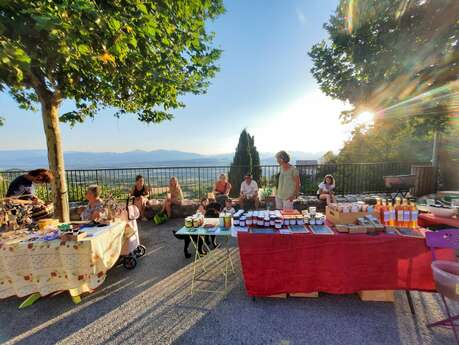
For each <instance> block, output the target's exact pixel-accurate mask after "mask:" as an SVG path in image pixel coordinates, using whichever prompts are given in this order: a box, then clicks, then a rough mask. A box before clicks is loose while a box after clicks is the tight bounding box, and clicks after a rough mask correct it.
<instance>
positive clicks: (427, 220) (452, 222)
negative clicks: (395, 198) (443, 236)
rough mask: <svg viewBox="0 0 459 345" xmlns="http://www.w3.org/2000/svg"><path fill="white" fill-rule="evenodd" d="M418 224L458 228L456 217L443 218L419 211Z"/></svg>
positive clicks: (458, 220)
mask: <svg viewBox="0 0 459 345" xmlns="http://www.w3.org/2000/svg"><path fill="white" fill-rule="evenodd" d="M418 223H419V226H422V227H424V228H426V227H429V226H434V225H446V226H450V227H452V228H459V219H458V218H457V217H452V218H445V217H438V216H435V215H433V214H432V213H421V214H419V218H418Z"/></svg>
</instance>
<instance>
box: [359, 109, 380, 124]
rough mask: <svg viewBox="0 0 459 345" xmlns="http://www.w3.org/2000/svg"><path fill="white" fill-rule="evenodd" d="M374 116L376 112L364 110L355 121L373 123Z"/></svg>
mask: <svg viewBox="0 0 459 345" xmlns="http://www.w3.org/2000/svg"><path fill="white" fill-rule="evenodd" d="M374 116H375V114H373V113H372V112H371V111H364V112H362V113H360V114H359V115H358V116H357V118H356V119H355V122H356V124H359V125H369V124H371V123H373V120H374Z"/></svg>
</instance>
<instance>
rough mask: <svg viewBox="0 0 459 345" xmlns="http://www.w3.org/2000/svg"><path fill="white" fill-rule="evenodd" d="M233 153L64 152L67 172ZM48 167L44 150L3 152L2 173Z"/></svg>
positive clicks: (303, 155) (221, 160) (227, 157)
mask: <svg viewBox="0 0 459 345" xmlns="http://www.w3.org/2000/svg"><path fill="white" fill-rule="evenodd" d="M291 154H292V159H293V162H294V161H295V160H314V159H319V158H320V157H321V156H322V155H323V152H317V153H308V152H301V151H295V152H291ZM233 155H234V154H233V153H227V154H226V153H225V154H218V155H202V154H198V153H192V152H182V151H174V150H154V151H141V150H136V151H129V152H77V151H69V152H65V154H64V158H65V166H66V168H67V169H90V168H132V167H139V168H142V167H157V166H203V165H229V164H231V161H232V159H233ZM260 160H261V163H262V164H275V163H276V162H275V159H274V154H273V153H269V152H262V153H260ZM47 166H48V156H47V152H46V151H45V150H4V151H2V150H0V170H12V169H20V170H29V169H34V168H38V167H47Z"/></svg>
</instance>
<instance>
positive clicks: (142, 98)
mask: <svg viewBox="0 0 459 345" xmlns="http://www.w3.org/2000/svg"><path fill="white" fill-rule="evenodd" d="M222 12H223V6H222V3H221V1H220V0H206V1H200V0H194V1H173V0H162V1H141V0H124V1H122V0H114V1H95V0H63V1H47V0H39V1H29V0H15V1H0V62H1V64H0V90H1V91H3V90H5V88H8V90H9V92H10V93H11V95H12V96H13V97H14V99H15V100H16V101H18V103H19V104H20V106H21V107H23V108H26V109H30V108H33V106H34V102H36V101H38V100H40V99H41V98H45V97H46V96H52V97H54V99H55V101H56V102H59V101H61V100H63V99H71V100H74V104H75V110H74V111H72V112H69V113H66V114H63V115H62V116H61V117H60V119H61V120H62V121H67V122H70V123H73V124H74V123H76V122H82V121H83V120H84V119H85V118H86V117H88V116H94V115H95V114H96V113H97V111H98V110H99V109H100V108H101V107H106V106H111V107H115V108H116V109H117V112H116V115H120V114H122V113H134V114H136V115H137V117H138V118H139V120H141V121H144V122H159V121H161V120H164V119H170V118H171V117H172V114H171V110H172V109H175V108H178V107H182V106H183V103H181V101H180V100H179V96H180V95H182V94H184V93H186V92H192V93H202V92H204V91H205V90H206V88H207V86H208V84H209V79H210V78H211V77H213V76H214V75H215V73H216V72H217V70H218V67H217V66H216V65H215V62H216V60H217V59H218V57H219V56H220V53H221V51H220V50H218V49H215V48H214V47H213V46H212V38H213V34H212V33H208V32H207V31H206V28H205V24H206V21H207V20H209V19H214V18H215V17H216V16H218V15H219V14H221V13H222Z"/></svg>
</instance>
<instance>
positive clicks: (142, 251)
mask: <svg viewBox="0 0 459 345" xmlns="http://www.w3.org/2000/svg"><path fill="white" fill-rule="evenodd" d="M146 250H147V248H145V247H144V246H142V245H138V246H137V248H136V249H134V254H135V256H136V258H140V257H141V256H144V255H145V251H146Z"/></svg>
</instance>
